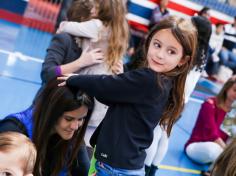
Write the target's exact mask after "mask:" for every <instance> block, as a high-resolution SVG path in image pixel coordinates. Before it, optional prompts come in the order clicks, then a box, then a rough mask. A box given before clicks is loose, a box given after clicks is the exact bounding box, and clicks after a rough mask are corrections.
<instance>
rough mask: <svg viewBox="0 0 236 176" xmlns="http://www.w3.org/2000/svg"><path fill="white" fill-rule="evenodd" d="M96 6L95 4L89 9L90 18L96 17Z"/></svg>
mask: <svg viewBox="0 0 236 176" xmlns="http://www.w3.org/2000/svg"><path fill="white" fill-rule="evenodd" d="M98 8H99V6H98V4H97V3H96V2H95V5H94V6H93V8H92V9H91V17H92V18H94V17H97V15H98Z"/></svg>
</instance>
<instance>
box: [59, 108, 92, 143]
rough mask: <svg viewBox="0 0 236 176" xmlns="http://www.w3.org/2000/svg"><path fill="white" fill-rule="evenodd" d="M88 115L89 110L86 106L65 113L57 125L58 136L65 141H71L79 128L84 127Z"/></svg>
mask: <svg viewBox="0 0 236 176" xmlns="http://www.w3.org/2000/svg"><path fill="white" fill-rule="evenodd" d="M87 113H88V108H87V107H86V106H81V107H80V108H78V109H76V110H73V111H68V112H64V114H63V115H62V117H60V118H59V119H58V122H57V124H56V125H55V130H56V132H57V134H59V135H60V136H61V138H62V139H64V140H70V139H71V138H72V137H73V135H74V133H75V132H76V131H77V130H78V128H79V127H81V126H82V125H83V121H84V118H85V117H86V115H87Z"/></svg>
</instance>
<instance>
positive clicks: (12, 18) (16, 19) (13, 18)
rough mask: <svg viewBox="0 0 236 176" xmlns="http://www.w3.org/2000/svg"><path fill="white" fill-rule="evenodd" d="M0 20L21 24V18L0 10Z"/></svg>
mask: <svg viewBox="0 0 236 176" xmlns="http://www.w3.org/2000/svg"><path fill="white" fill-rule="evenodd" d="M0 19H4V20H7V21H10V22H13V23H17V24H21V23H22V20H23V17H22V16H21V15H18V14H15V13H12V12H10V11H7V10H2V9H0Z"/></svg>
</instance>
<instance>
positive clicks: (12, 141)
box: [0, 132, 37, 174]
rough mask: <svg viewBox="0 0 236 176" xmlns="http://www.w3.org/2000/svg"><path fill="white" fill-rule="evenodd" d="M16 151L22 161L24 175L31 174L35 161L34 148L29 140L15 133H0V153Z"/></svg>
mask: <svg viewBox="0 0 236 176" xmlns="http://www.w3.org/2000/svg"><path fill="white" fill-rule="evenodd" d="M12 151H17V153H18V154H19V156H20V158H19V159H20V160H21V161H23V162H22V163H23V164H24V166H23V171H24V174H30V173H32V172H33V169H34V165H35V161H36V155H37V154H36V153H37V152H36V148H35V146H34V144H33V143H32V142H31V140H30V139H29V138H28V137H26V136H25V135H23V134H21V133H17V132H3V133H0V152H5V153H8V152H12Z"/></svg>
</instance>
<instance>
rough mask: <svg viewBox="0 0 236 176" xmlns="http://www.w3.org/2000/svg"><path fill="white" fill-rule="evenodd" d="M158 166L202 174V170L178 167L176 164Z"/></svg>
mask: <svg viewBox="0 0 236 176" xmlns="http://www.w3.org/2000/svg"><path fill="white" fill-rule="evenodd" d="M158 167H159V168H160V169H165V170H171V171H177V172H184V173H191V174H197V175H199V174H201V171H200V170H195V169H188V168H183V167H176V166H169V165H160V166H158Z"/></svg>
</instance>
